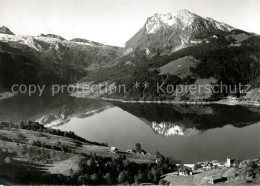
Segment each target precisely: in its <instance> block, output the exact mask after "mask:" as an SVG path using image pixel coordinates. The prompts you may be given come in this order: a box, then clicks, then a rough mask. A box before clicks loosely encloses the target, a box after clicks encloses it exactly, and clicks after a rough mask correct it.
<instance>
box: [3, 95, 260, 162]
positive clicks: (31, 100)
mask: <svg viewBox="0 0 260 186" xmlns="http://www.w3.org/2000/svg"><path fill="white" fill-rule="evenodd" d="M0 120H12V121H14V122H20V121H22V120H32V121H38V122H40V123H42V124H44V125H45V126H47V127H53V128H58V129H61V130H66V131H73V132H75V133H76V134H77V135H79V136H82V137H84V138H86V139H88V140H92V141H98V142H107V143H108V144H109V145H110V146H116V147H118V148H120V149H125V150H126V149H133V148H134V147H135V144H136V143H137V142H139V143H140V144H141V145H142V148H143V149H145V150H146V151H147V152H150V153H155V152H156V151H159V152H160V153H162V154H163V155H165V156H167V157H172V158H173V159H175V160H181V161H182V162H184V163H194V162H196V161H204V160H214V159H217V160H225V159H226V157H227V156H229V157H232V158H238V159H241V160H244V159H247V158H250V159H252V158H258V157H259V155H260V138H259V136H260V108H259V107H252V106H238V105H237V106H228V105H203V106H202V105H201V106H198V105H170V104H133V103H118V102H106V101H102V100H94V99H82V98H81V99H79V98H73V97H70V96H68V95H64V94H63V95H57V96H55V97H52V96H50V95H49V94H48V93H45V94H44V95H43V96H42V97H38V96H36V95H35V96H31V97H29V96H26V95H17V96H15V97H12V98H10V99H7V100H2V101H0Z"/></svg>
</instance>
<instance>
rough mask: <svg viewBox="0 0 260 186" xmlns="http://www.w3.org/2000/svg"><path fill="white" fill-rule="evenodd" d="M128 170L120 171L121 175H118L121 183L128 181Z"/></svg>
mask: <svg viewBox="0 0 260 186" xmlns="http://www.w3.org/2000/svg"><path fill="white" fill-rule="evenodd" d="M126 176H127V175H126V172H125V171H122V172H120V174H119V176H118V182H119V183H124V182H126V181H127V177H126Z"/></svg>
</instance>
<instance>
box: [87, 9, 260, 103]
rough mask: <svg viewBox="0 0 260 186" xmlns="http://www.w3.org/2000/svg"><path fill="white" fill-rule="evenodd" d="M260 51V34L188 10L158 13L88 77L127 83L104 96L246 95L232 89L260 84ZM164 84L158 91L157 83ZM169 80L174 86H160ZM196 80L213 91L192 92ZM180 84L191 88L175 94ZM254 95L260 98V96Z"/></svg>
mask: <svg viewBox="0 0 260 186" xmlns="http://www.w3.org/2000/svg"><path fill="white" fill-rule="evenodd" d="M259 53H260V36H259V35H257V34H254V33H249V32H246V31H243V30H240V29H237V28H234V27H232V26H230V25H227V24H225V23H221V22H218V21H216V20H214V19H212V18H203V17H201V16H199V15H196V14H194V13H191V12H189V11H187V10H180V11H178V12H175V13H167V14H158V13H156V14H154V15H153V16H151V17H149V18H148V19H147V21H146V22H145V24H144V26H143V27H142V28H141V29H140V30H139V31H138V32H137V33H136V34H135V35H134V36H133V37H132V38H131V39H129V40H128V41H127V42H126V44H125V50H124V55H122V56H120V57H119V58H118V59H117V62H116V63H114V65H113V66H110V67H109V68H103V69H102V68H101V69H99V71H98V73H96V72H95V73H92V72H90V74H89V76H88V78H84V81H90V80H91V81H96V82H104V81H109V82H113V83H115V84H117V85H119V86H120V85H122V84H124V85H125V86H126V92H125V93H116V94H109V95H104V96H108V97H110V98H121V99H127V100H128V99H130V100H132V99H134V100H153V101H158V100H173V101H177V102H180V101H201V100H203V101H212V100H215V101H216V100H220V99H223V98H224V97H226V96H228V95H232V96H237V97H241V99H244V98H242V96H244V94H241V92H240V91H236V93H235V94H234V93H232V92H234V90H235V89H237V87H238V86H239V84H242V85H249V86H250V89H251V90H253V89H255V88H257V87H260V78H259V77H260V62H259V61H260V56H259ZM135 82H139V83H140V85H142V83H144V82H146V83H148V84H149V87H146V88H144V87H143V86H140V87H139V89H136V88H135V87H133V83H135ZM162 84H163V86H160V87H162V89H159V91H158V86H157V85H162ZM168 85H169V86H170V87H173V88H172V90H173V91H168V92H166V93H165V91H161V90H166V88H167V87H168ZM194 85H195V86H196V87H198V85H199V86H200V85H202V86H204V87H207V86H209V87H210V91H209V92H206V91H205V90H202V91H197V93H195V94H193V93H192V92H191V91H190V88H191V87H192V86H194ZM220 85H225V86H227V87H230V88H229V90H227V91H222V92H221V91H216V90H215V88H214V87H216V86H217V87H220ZM177 86H179V87H180V86H182V87H186V88H187V89H186V90H187V91H186V92H182V94H178V95H176V94H177V93H176V89H177ZM250 89H249V90H250ZM213 92H215V93H213ZM254 92H256V91H254ZM247 97H248V96H247ZM246 99H247V98H246ZM250 100H251V101H258V102H259V101H260V96H254V98H253V97H252V96H251V97H250Z"/></svg>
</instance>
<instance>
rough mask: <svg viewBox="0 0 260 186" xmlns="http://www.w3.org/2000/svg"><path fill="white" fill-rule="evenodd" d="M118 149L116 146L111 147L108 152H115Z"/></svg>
mask: <svg viewBox="0 0 260 186" xmlns="http://www.w3.org/2000/svg"><path fill="white" fill-rule="evenodd" d="M117 151H118V148H116V147H111V148H110V152H113V153H116V152H117Z"/></svg>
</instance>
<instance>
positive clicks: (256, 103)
mask: <svg viewBox="0 0 260 186" xmlns="http://www.w3.org/2000/svg"><path fill="white" fill-rule="evenodd" d="M100 99H102V100H105V101H116V102H121V103H145V104H149V103H152V104H183V105H210V104H222V105H249V106H257V107H260V102H255V101H238V100H232V99H230V100H220V101H197V102H195V101H171V100H164V101H141V100H139V101H135V100H123V99H114V98H105V97H100Z"/></svg>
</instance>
